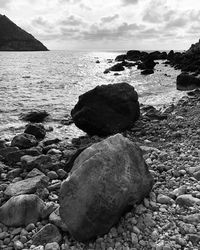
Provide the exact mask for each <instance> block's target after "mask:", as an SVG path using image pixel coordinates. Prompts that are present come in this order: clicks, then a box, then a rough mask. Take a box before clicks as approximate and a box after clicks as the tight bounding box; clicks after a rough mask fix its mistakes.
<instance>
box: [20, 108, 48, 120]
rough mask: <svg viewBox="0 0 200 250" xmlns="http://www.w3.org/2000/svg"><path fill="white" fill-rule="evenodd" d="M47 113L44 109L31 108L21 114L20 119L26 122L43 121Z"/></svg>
mask: <svg viewBox="0 0 200 250" xmlns="http://www.w3.org/2000/svg"><path fill="white" fill-rule="evenodd" d="M47 116H49V114H48V113H47V112H46V111H45V110H32V111H30V112H28V113H27V114H23V115H21V119H22V120H24V121H27V122H33V123H38V122H43V121H44V120H45V118H46V117H47Z"/></svg>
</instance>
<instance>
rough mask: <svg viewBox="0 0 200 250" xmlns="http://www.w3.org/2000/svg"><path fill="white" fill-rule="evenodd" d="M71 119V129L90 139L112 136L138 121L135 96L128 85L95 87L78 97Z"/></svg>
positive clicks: (135, 93) (136, 98) (132, 88)
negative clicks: (76, 129)
mask: <svg viewBox="0 0 200 250" xmlns="http://www.w3.org/2000/svg"><path fill="white" fill-rule="evenodd" d="M71 115H72V118H73V120H74V123H75V125H76V126H77V127H78V128H80V129H82V130H83V131H85V132H86V133H88V134H90V135H100V136H102V135H109V134H115V133H118V132H121V131H124V130H126V129H128V128H131V127H132V126H133V124H134V122H135V121H136V120H137V119H138V118H139V115H140V110H139V102H138V95H137V92H136V91H135V89H134V87H132V86H130V85H129V84H128V83H118V84H109V85H102V86H97V87H96V88H94V89H92V90H90V91H88V92H86V93H85V94H83V95H81V96H80V97H79V101H78V103H77V104H76V105H75V107H74V109H73V110H72V111H71Z"/></svg>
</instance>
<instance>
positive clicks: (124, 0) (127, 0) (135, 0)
mask: <svg viewBox="0 0 200 250" xmlns="http://www.w3.org/2000/svg"><path fill="white" fill-rule="evenodd" d="M138 2H139V0H122V4H123V5H130V4H137V3H138Z"/></svg>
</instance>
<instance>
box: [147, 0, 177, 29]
mask: <svg viewBox="0 0 200 250" xmlns="http://www.w3.org/2000/svg"><path fill="white" fill-rule="evenodd" d="M175 14H176V12H175V11H174V10H172V9H170V7H169V6H167V5H165V2H163V1H162V0H161V1H159V0H152V1H151V2H150V3H149V5H148V6H147V7H146V9H145V10H144V14H143V21H145V22H149V23H153V24H160V23H162V22H164V21H166V20H170V19H171V18H172V17H173V16H174V15H175Z"/></svg>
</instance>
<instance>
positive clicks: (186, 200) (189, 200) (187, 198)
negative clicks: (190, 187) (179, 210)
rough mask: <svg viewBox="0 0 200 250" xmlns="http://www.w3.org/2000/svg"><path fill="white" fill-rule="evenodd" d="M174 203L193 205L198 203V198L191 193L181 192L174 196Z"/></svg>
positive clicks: (199, 200)
mask: <svg viewBox="0 0 200 250" xmlns="http://www.w3.org/2000/svg"><path fill="white" fill-rule="evenodd" d="M176 203H177V204H178V205H179V206H188V207H190V206H194V205H200V199H198V198H195V197H193V196H192V195H191V194H183V195H180V196H178V197H177V198H176Z"/></svg>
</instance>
